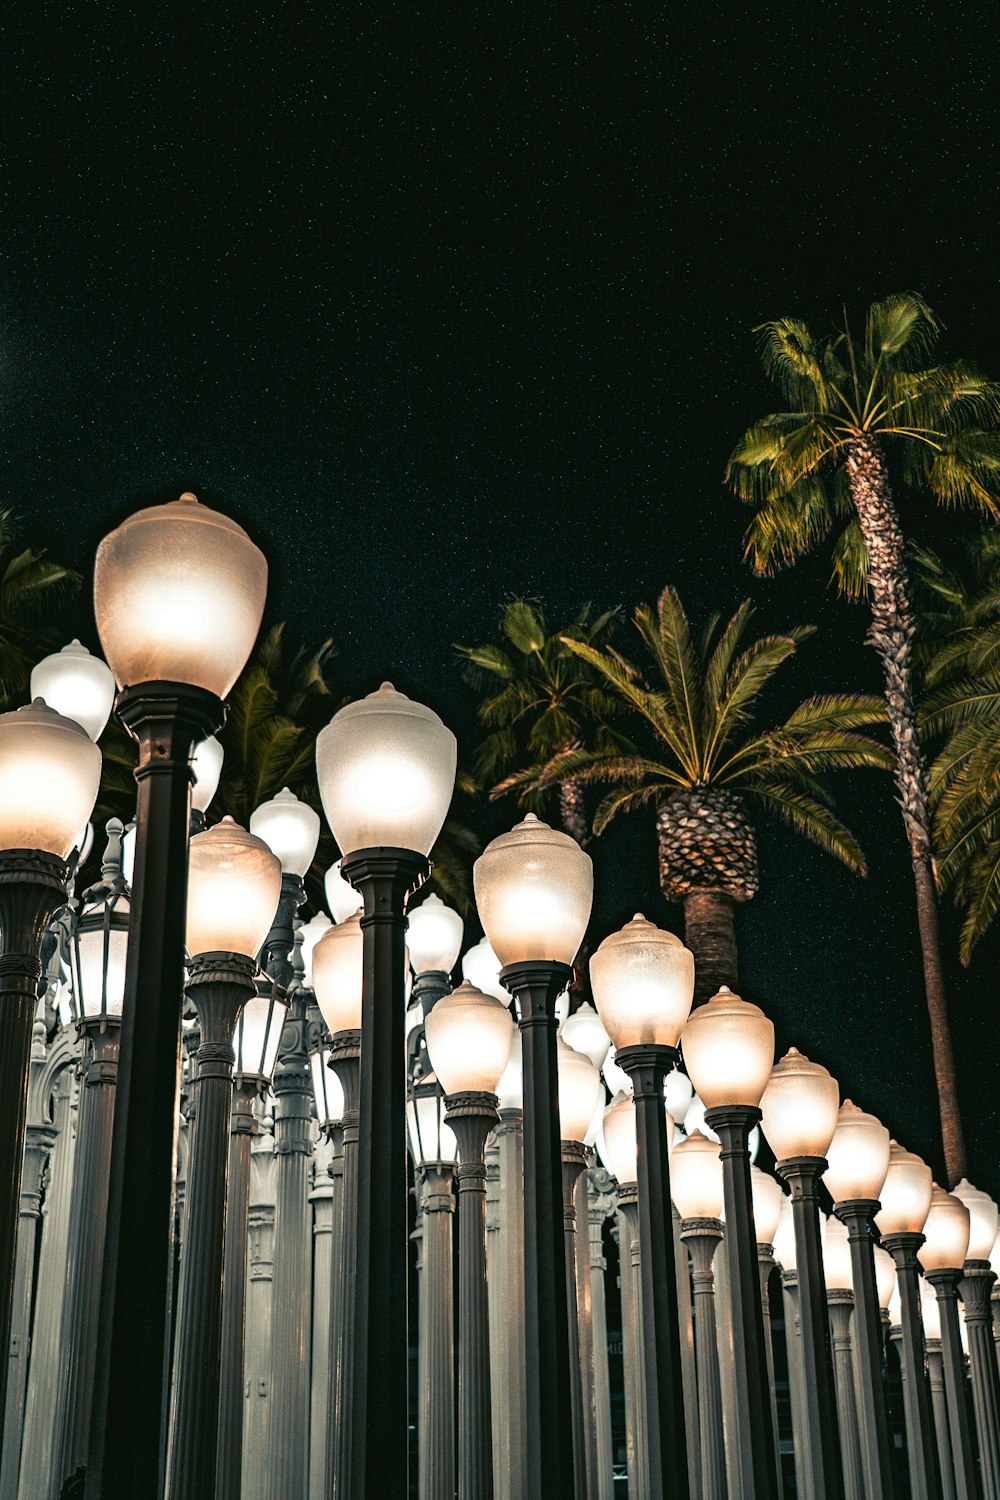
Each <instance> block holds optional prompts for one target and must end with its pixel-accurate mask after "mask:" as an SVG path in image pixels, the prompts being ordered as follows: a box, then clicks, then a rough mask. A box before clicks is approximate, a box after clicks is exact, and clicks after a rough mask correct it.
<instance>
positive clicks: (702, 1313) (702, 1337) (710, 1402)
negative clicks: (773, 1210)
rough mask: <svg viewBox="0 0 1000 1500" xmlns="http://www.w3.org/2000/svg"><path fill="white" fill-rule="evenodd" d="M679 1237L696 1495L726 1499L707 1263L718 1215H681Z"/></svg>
mask: <svg viewBox="0 0 1000 1500" xmlns="http://www.w3.org/2000/svg"><path fill="white" fill-rule="evenodd" d="M681 1236H682V1238H683V1239H684V1241H685V1243H686V1245H687V1247H688V1251H689V1253H690V1256H691V1268H692V1272H693V1277H692V1284H693V1289H694V1339H695V1365H696V1369H697V1373H698V1416H699V1425H700V1431H701V1500H726V1493H727V1484H726V1446H725V1441H724V1438H723V1432H722V1384H721V1381H720V1379H719V1333H718V1327H717V1324H716V1317H715V1275H714V1272H713V1270H712V1262H713V1261H714V1259H715V1252H716V1250H717V1249H718V1248H719V1245H720V1243H721V1241H722V1225H721V1224H720V1223H719V1221H718V1219H684V1220H683V1221H682V1224H681Z"/></svg>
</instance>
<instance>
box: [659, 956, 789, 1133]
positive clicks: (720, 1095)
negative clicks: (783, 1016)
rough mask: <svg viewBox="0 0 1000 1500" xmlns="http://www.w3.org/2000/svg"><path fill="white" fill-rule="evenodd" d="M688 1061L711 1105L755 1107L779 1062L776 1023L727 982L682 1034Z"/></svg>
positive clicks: (699, 1090) (694, 1014)
mask: <svg viewBox="0 0 1000 1500" xmlns="http://www.w3.org/2000/svg"><path fill="white" fill-rule="evenodd" d="M681 1046H682V1047H683V1049H684V1065H685V1067H686V1068H687V1071H688V1076H689V1077H690V1079H691V1082H692V1084H693V1085H694V1088H695V1091H696V1093H698V1094H699V1095H700V1097H701V1098H702V1100H703V1101H704V1104H705V1108H706V1109H716V1108H718V1107H721V1106H722V1105H725V1104H740V1105H747V1106H750V1107H755V1106H756V1105H758V1104H759V1103H760V1099H761V1095H762V1094H763V1092H764V1089H765V1087H766V1085H767V1081H768V1078H769V1076H770V1073H771V1064H772V1062H773V1061H774V1026H773V1025H772V1024H771V1022H770V1021H769V1020H768V1018H767V1016H765V1014H764V1012H763V1011H762V1010H761V1009H760V1007H759V1006H756V1005H751V1004H750V1003H749V1001H746V1000H741V999H740V997H739V995H734V994H733V993H732V991H731V990H730V989H729V988H728V987H727V986H725V985H723V987H722V989H721V990H720V991H719V993H718V994H717V995H713V997H712V999H711V1000H709V1002H708V1003H707V1005H699V1007H698V1009H697V1010H695V1011H693V1012H692V1014H691V1017H690V1019H689V1021H688V1023H687V1025H686V1026H685V1027H684V1032H683V1035H682V1037H681Z"/></svg>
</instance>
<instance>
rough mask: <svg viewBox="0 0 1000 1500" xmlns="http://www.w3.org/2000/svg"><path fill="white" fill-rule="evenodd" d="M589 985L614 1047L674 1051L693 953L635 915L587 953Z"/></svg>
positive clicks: (686, 1008) (690, 988)
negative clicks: (645, 1047)
mask: <svg viewBox="0 0 1000 1500" xmlns="http://www.w3.org/2000/svg"><path fill="white" fill-rule="evenodd" d="M590 984H591V988H592V990H593V992H594V1001H595V1004H596V1005H597V1013H598V1015H599V1016H600V1018H601V1020H602V1021H603V1022H604V1025H605V1028H606V1030H607V1033H608V1035H609V1037H610V1038H611V1040H612V1041H613V1042H614V1044H615V1046H616V1047H618V1048H621V1047H636V1046H639V1045H641V1044H646V1045H651V1044H652V1045H659V1046H663V1047H676V1046H677V1043H678V1041H679V1040H680V1035H681V1031H682V1029H683V1027H684V1022H685V1021H686V1020H687V1018H688V1016H689V1014H690V1011H691V1002H692V1000H693V998H694V954H693V953H691V952H690V951H689V950H688V949H687V948H685V946H684V944H683V943H682V942H681V940H680V938H678V937H675V936H674V934H673V933H672V932H666V931H664V929H663V928H661V927H657V926H656V924H655V923H653V922H647V920H646V918H645V917H644V916H642V914H641V913H638V914H637V915H636V916H634V917H633V918H632V920H631V922H626V924H625V926H624V927H623V928H622V929H621V931H620V932H613V933H611V935H610V936H609V937H606V938H605V939H604V942H603V943H601V945H600V947H599V948H598V949H597V950H596V952H595V953H593V954H592V956H591V959H590Z"/></svg>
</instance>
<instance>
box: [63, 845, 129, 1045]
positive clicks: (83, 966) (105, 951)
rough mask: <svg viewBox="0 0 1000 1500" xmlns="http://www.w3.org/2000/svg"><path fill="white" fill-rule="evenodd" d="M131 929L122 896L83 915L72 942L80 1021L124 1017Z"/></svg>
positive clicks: (127, 905)
mask: <svg viewBox="0 0 1000 1500" xmlns="http://www.w3.org/2000/svg"><path fill="white" fill-rule="evenodd" d="M119 826H120V825H119ZM128 926H129V902H128V897H127V896H125V895H123V894H113V895H112V896H110V897H109V898H108V899H107V900H104V901H95V902H94V903H93V905H90V906H85V907H84V909H83V911H82V912H81V914H80V920H79V923H78V925H77V930H76V933H75V935H74V942H73V961H74V962H73V967H74V971H75V972H74V974H73V992H74V996H75V999H76V1007H77V1012H78V1015H79V1016H80V1019H81V1020H89V1019H96V1018H97V1017H99V1016H120V1015H121V1013H122V1005H123V1002H124V999H125V960H126V958H127V955H128Z"/></svg>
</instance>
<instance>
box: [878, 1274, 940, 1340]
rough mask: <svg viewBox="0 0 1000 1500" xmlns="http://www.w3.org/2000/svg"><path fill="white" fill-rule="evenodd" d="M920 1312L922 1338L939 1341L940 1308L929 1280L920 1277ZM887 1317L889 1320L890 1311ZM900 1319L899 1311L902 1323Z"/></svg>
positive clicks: (890, 1316)
mask: <svg viewBox="0 0 1000 1500" xmlns="http://www.w3.org/2000/svg"><path fill="white" fill-rule="evenodd" d="M920 1313H921V1317H922V1319H923V1325H924V1338H925V1339H927V1340H930V1339H936V1340H937V1341H938V1343H940V1342H941V1308H940V1305H939V1303H938V1299H937V1293H936V1292H935V1290H934V1288H933V1287H932V1286H931V1284H930V1282H929V1281H924V1280H922V1279H921V1282H920ZM889 1318H890V1322H891V1320H892V1314H891V1313H890V1314H889ZM902 1321H903V1319H902V1313H900V1318H899V1323H900V1325H901V1324H902Z"/></svg>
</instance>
